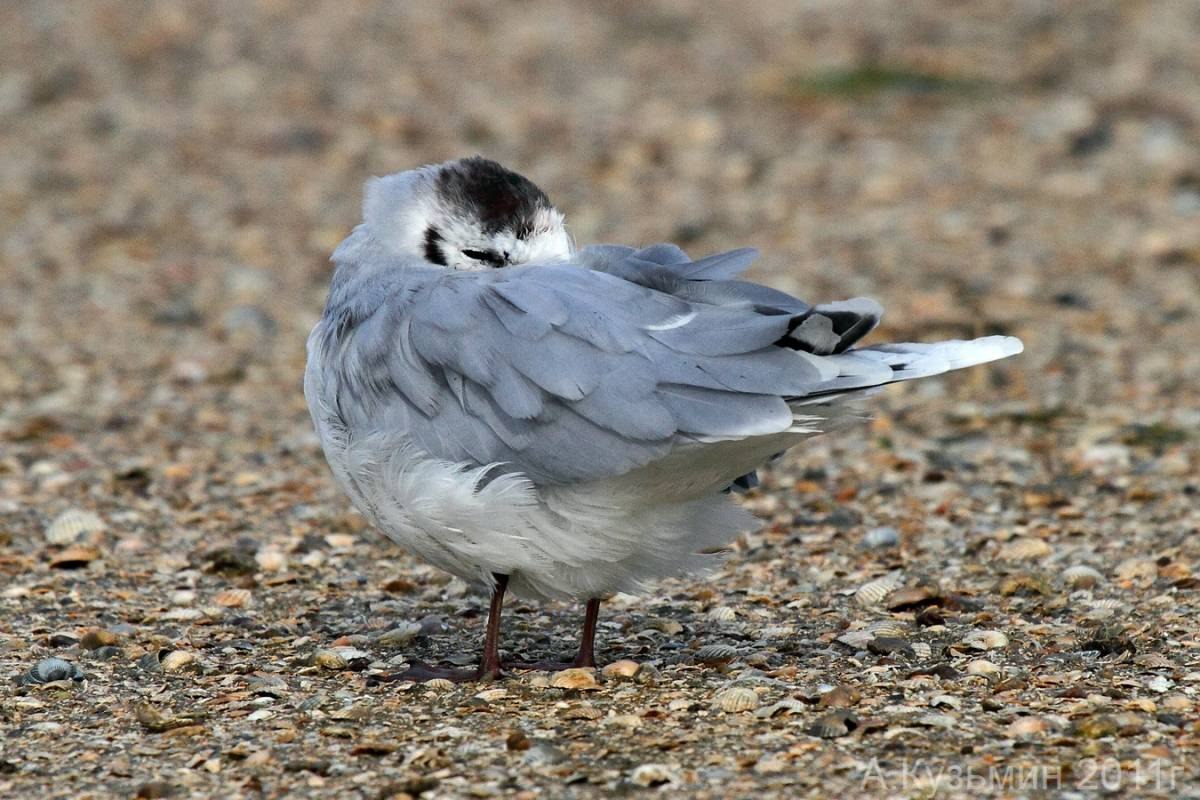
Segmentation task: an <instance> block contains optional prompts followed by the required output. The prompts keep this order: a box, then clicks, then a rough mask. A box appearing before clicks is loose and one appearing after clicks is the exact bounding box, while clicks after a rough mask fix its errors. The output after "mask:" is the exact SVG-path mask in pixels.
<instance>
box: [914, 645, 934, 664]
mask: <svg viewBox="0 0 1200 800" xmlns="http://www.w3.org/2000/svg"><path fill="white" fill-rule="evenodd" d="M912 651H913V655H914V656H916V657H917V658H918V659H920V660H922V661H924V660H926V659H927V658H929V657H930V656H931V655H933V648H932V647H930V646H929V643H928V642H913V643H912Z"/></svg>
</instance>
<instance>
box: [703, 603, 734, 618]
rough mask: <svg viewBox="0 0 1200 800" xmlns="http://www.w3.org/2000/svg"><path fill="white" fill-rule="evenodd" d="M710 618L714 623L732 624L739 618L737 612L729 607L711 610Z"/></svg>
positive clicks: (718, 607)
mask: <svg viewBox="0 0 1200 800" xmlns="http://www.w3.org/2000/svg"><path fill="white" fill-rule="evenodd" d="M708 618H709V619H710V620H712V621H713V622H732V621H733V620H734V619H735V618H737V612H736V611H734V610H733V609H732V608H730V607H729V606H717V607H716V608H713V609H709V612H708Z"/></svg>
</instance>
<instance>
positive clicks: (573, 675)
mask: <svg viewBox="0 0 1200 800" xmlns="http://www.w3.org/2000/svg"><path fill="white" fill-rule="evenodd" d="M550 685H551V686H552V687H554V688H555V689H574V690H577V691H592V690H595V689H599V688H600V684H598V683H596V671H595V670H593V669H583V668H580V667H572V668H571V669H564V670H562V671H561V672H557V673H555V675H554V677H553V678H551V679H550Z"/></svg>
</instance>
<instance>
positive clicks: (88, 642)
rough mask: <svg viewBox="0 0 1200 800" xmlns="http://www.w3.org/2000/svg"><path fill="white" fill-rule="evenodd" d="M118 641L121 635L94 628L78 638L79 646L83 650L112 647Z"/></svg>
mask: <svg viewBox="0 0 1200 800" xmlns="http://www.w3.org/2000/svg"><path fill="white" fill-rule="evenodd" d="M120 641H121V637H120V636H118V635H117V634H115V633H113V632H112V631H107V630H103V629H100V628H95V629H92V630H90V631H88V632H87V633H85V634H84V635H83V636H82V637H81V638H80V639H79V646H80V647H81V648H83V649H84V650H99V649H100V648H101V647H112V646H113V645H115V644H117V643H118V642H120Z"/></svg>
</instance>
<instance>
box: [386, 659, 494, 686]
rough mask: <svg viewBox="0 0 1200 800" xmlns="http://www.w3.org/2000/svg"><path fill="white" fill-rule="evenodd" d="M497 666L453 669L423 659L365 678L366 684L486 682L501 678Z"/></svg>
mask: <svg viewBox="0 0 1200 800" xmlns="http://www.w3.org/2000/svg"><path fill="white" fill-rule="evenodd" d="M503 677H504V674H503V673H502V672H501V671H500V668H499V667H487V666H484V665H481V666H480V667H478V668H477V669H454V668H452V667H435V666H433V665H432V664H426V663H425V662H424V661H414V662H413V663H412V666H410V667H409V668H408V669H406V670H403V671H401V672H389V673H387V674H385V675H371V676H370V677H368V678H367V685H368V686H377V685H379V684H381V683H393V682H400V681H411V682H412V683H425V682H427V681H434V680H444V681H453V682H454V683H488V682H490V681H494V680H497V679H499V678H503Z"/></svg>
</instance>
